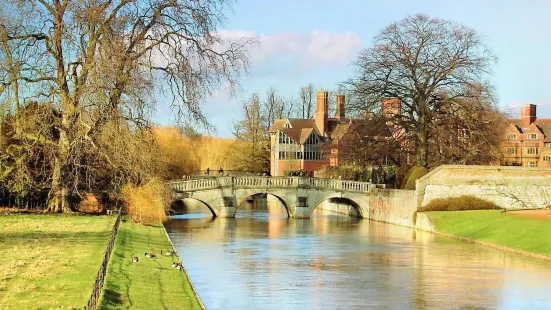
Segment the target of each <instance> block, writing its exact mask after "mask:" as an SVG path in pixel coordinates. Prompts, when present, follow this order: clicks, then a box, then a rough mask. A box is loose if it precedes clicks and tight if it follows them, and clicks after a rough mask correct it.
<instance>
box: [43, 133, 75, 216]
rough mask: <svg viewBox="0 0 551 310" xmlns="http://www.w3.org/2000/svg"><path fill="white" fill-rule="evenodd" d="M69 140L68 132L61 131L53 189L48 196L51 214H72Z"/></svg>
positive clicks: (48, 208)
mask: <svg viewBox="0 0 551 310" xmlns="http://www.w3.org/2000/svg"><path fill="white" fill-rule="evenodd" d="M69 145H70V143H69V138H68V137H67V131H66V130H60V135H59V143H58V154H57V156H56V157H55V160H54V171H53V175H52V187H51V188H50V193H49V194H48V207H47V208H46V212H49V213H71V212H72V211H73V210H72V206H71V201H70V197H71V189H72V183H71V167H70V164H69V163H68V160H67V159H68V157H69Z"/></svg>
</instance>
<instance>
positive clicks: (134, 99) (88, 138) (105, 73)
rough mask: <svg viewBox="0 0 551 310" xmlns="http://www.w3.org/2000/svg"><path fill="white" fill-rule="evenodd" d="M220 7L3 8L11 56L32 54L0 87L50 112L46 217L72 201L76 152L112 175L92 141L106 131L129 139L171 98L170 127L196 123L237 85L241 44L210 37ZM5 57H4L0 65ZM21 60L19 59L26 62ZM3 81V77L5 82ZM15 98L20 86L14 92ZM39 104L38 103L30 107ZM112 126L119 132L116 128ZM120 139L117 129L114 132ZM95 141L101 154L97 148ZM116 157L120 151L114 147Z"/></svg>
mask: <svg viewBox="0 0 551 310" xmlns="http://www.w3.org/2000/svg"><path fill="white" fill-rule="evenodd" d="M230 4H231V2H230V1H226V0H213V1H206V2H205V1H184V0H157V1H152V0H118V1H112V0H95V1H91V0H90V1H70V0H25V1H24V0H9V1H8V2H6V3H5V4H4V8H5V9H9V12H11V13H10V14H11V15H10V16H25V20H24V21H23V22H22V23H21V24H20V25H19V24H18V25H15V26H14V25H12V24H10V23H2V24H1V25H0V29H4V30H2V31H3V33H4V34H3V39H2V40H3V41H0V43H2V42H8V45H7V50H8V51H9V53H11V55H16V54H22V53H23V49H24V48H28V47H29V46H31V47H32V48H33V53H32V55H31V56H29V57H28V58H26V59H25V61H24V62H19V63H18V64H17V66H16V68H17V70H16V71H14V70H11V69H13V67H14V66H13V65H8V66H7V67H2V70H4V71H5V70H8V71H10V70H11V71H12V73H13V72H15V73H16V75H13V74H11V75H10V72H2V73H1V74H0V77H1V78H2V80H1V81H0V84H1V85H2V87H15V86H16V85H17V83H23V84H24V87H25V88H26V89H28V91H27V93H25V96H27V97H34V98H36V99H37V101H38V102H41V101H40V100H42V102H43V101H46V100H47V101H50V102H52V103H53V104H54V105H55V107H56V109H57V110H58V111H59V114H60V115H59V119H60V122H59V126H56V127H55V130H56V134H55V135H54V140H53V141H50V142H51V143H54V144H55V145H56V148H55V152H54V158H53V164H52V166H53V169H52V173H51V177H50V179H51V187H50V195H49V199H48V210H49V211H50V212H69V211H70V210H71V207H72V206H71V202H70V200H69V198H70V196H71V195H73V194H74V193H75V192H78V188H79V184H80V182H81V181H82V179H81V178H80V171H81V167H80V166H82V157H81V155H82V154H84V153H85V152H83V150H85V149H92V150H94V151H95V152H96V153H97V154H98V155H97V156H98V157H100V158H101V160H102V161H103V162H105V163H108V164H109V165H110V166H111V168H112V169H115V170H116V169H118V168H119V167H118V166H117V163H116V162H114V161H113V159H112V158H111V157H112V153H108V152H106V150H105V149H104V146H105V143H108V140H107V141H105V140H101V139H100V137H102V132H103V131H102V130H103V128H104V127H105V126H107V125H108V124H111V125H110V126H114V127H113V128H117V130H114V131H110V132H111V133H113V134H115V133H117V132H118V131H119V130H123V128H125V127H127V128H128V130H130V131H135V130H139V129H140V128H145V127H147V126H148V117H149V114H150V112H151V109H152V108H153V107H154V105H155V100H154V98H153V96H152V95H151V94H153V93H155V91H161V92H164V93H166V94H167V95H169V98H172V106H173V108H174V109H175V111H176V113H177V114H178V115H179V116H180V117H184V116H191V117H193V118H194V119H196V120H199V121H200V122H203V123H204V122H206V119H205V118H204V116H203V114H202V113H201V109H200V107H199V103H200V102H201V101H202V99H204V98H205V96H206V95H208V94H209V93H211V92H212V91H214V90H215V89H216V88H217V87H219V86H220V85H221V84H222V83H226V84H227V85H230V86H231V88H232V89H233V87H234V86H235V85H237V79H238V77H239V74H240V73H241V72H242V71H243V69H246V68H247V66H248V57H247V51H246V48H247V46H248V45H249V44H250V43H252V41H251V40H249V39H244V40H239V41H233V42H229V41H224V40H222V38H221V37H220V35H219V34H218V33H217V32H216V29H217V28H218V27H219V26H220V25H221V24H222V21H223V19H224V12H225V10H227V9H228V8H230ZM5 20H6V19H1V20H0V21H5ZM9 53H4V55H7V54H9ZM26 55H28V53H26ZM10 76H11V77H10ZM19 88H23V85H19ZM38 99H40V100H38ZM122 123H126V124H125V125H123V124H122ZM124 130H126V129H124ZM100 140H101V141H103V144H102V143H100V142H101V141H100ZM121 147H123V148H124V147H125V146H124V145H121Z"/></svg>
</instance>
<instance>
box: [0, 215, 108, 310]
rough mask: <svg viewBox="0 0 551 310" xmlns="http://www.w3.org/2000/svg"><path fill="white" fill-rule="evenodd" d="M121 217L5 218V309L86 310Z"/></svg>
mask: <svg viewBox="0 0 551 310" xmlns="http://www.w3.org/2000/svg"><path fill="white" fill-rule="evenodd" d="M114 221H115V217H111V216H110V217H107V216H63V215H37V214H28V215H10V216H0V248H1V250H2V259H1V260H0V309H30V308H33V309H51V308H60V307H63V308H65V309H67V308H82V307H83V306H84V305H85V304H86V302H87V301H88V298H89V297H90V294H91V292H92V285H93V284H94V281H95V278H96V273H97V272H98V270H99V267H100V264H101V261H102V259H103V254H104V252H105V248H106V246H107V241H108V239H109V234H110V231H111V228H112V227H113V223H114Z"/></svg>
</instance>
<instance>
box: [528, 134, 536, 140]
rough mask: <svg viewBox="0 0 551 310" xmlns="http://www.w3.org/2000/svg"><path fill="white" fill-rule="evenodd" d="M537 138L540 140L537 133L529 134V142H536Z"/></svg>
mask: <svg viewBox="0 0 551 310" xmlns="http://www.w3.org/2000/svg"><path fill="white" fill-rule="evenodd" d="M537 138H538V135H537V134H535V133H529V134H528V140H536V139H537Z"/></svg>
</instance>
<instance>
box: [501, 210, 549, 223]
mask: <svg viewBox="0 0 551 310" xmlns="http://www.w3.org/2000/svg"><path fill="white" fill-rule="evenodd" d="M507 214H509V215H514V216H523V217H529V218H533V219H544V220H551V210H549V209H543V210H520V211H508V212H507Z"/></svg>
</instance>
